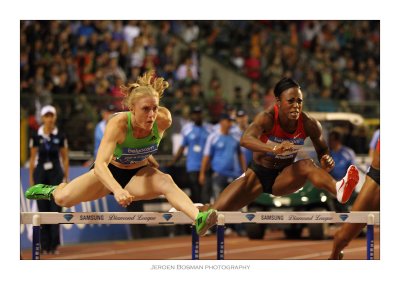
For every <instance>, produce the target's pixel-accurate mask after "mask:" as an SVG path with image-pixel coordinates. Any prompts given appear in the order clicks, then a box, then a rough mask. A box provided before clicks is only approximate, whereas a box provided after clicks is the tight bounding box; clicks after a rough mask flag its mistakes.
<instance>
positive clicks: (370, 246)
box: [367, 214, 375, 260]
mask: <svg viewBox="0 0 400 293" xmlns="http://www.w3.org/2000/svg"><path fill="white" fill-rule="evenodd" d="M374 224H375V217H374V215H372V214H370V215H368V222H367V260H373V259H374Z"/></svg>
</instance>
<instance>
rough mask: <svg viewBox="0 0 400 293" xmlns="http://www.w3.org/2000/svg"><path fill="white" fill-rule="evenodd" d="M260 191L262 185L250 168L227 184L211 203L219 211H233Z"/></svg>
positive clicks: (245, 203)
mask: <svg viewBox="0 0 400 293" xmlns="http://www.w3.org/2000/svg"><path fill="white" fill-rule="evenodd" d="M261 193H262V185H261V183H260V181H259V180H258V178H257V176H256V174H255V173H254V172H253V170H251V169H247V171H246V172H245V173H244V174H243V175H242V176H240V177H239V178H237V179H236V180H234V181H233V182H232V183H231V184H229V185H228V186H227V187H226V188H225V189H224V190H223V191H222V192H221V194H220V195H219V196H217V200H216V201H215V203H214V204H213V207H214V208H215V209H217V210H220V211H235V210H239V209H241V208H242V207H244V206H246V205H248V204H249V203H251V202H252V201H253V200H255V199H256V198H257V197H258V196H259V195H260V194H261Z"/></svg>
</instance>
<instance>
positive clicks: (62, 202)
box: [54, 189, 74, 208]
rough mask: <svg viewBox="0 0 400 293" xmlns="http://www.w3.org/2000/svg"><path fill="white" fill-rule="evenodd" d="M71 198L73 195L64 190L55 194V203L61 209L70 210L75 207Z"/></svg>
mask: <svg viewBox="0 0 400 293" xmlns="http://www.w3.org/2000/svg"><path fill="white" fill-rule="evenodd" d="M70 198H71V195H70V194H69V193H68V192H67V190H65V189H62V190H59V191H58V192H57V193H56V194H55V196H54V201H55V202H56V204H57V205H59V206H60V207H64V208H70V207H72V206H73V205H74V204H73V202H72V201H71V200H70Z"/></svg>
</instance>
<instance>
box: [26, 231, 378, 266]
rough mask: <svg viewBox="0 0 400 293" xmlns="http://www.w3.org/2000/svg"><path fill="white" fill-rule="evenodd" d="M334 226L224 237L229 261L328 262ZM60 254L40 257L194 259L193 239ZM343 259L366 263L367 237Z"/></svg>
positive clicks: (207, 249)
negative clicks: (295, 235) (319, 231)
mask: <svg viewBox="0 0 400 293" xmlns="http://www.w3.org/2000/svg"><path fill="white" fill-rule="evenodd" d="M336 229H338V227H331V229H330V231H329V235H331V236H330V237H329V238H328V239H327V240H310V239H308V237H307V233H308V232H307V230H306V229H305V231H303V234H302V238H301V239H295V240H293V239H286V238H285V236H284V234H283V232H282V231H281V230H275V231H270V230H269V231H267V232H266V233H265V236H264V239H263V240H249V239H248V238H247V237H239V236H237V235H236V234H231V235H226V236H225V259H226V260H277V259H288V260H294V259H302V260H312V259H315V260H317V259H320V260H321V259H327V258H328V256H329V254H330V250H331V248H332V235H333V233H334V232H335V230H336ZM379 244H380V231H379V227H376V228H375V251H374V253H375V255H374V257H375V259H376V260H377V259H380V250H379ZM59 251H60V254H58V255H41V259H49V260H50V259H54V260H62V259H63V260H66V259H72V260H89V259H92V260H94V259H100V260H106V259H107V260H108V259H113V260H123V259H126V260H135V259H136V260H166V259H168V260H185V259H186V260H187V259H191V237H190V236H176V237H171V238H169V237H167V238H152V239H140V240H131V241H113V242H95V243H82V244H74V245H64V246H61V247H60V248H59ZM21 255H22V258H23V259H32V254H31V250H24V251H22V252H21ZM200 259H214V260H215V259H216V236H215V234H213V235H208V236H205V237H202V238H200ZM344 259H352V260H365V259H366V238H365V236H364V237H358V238H355V239H354V240H353V241H352V242H351V243H350V245H349V246H348V247H347V248H346V249H345V250H344Z"/></svg>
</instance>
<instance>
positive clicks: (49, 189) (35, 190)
mask: <svg viewBox="0 0 400 293" xmlns="http://www.w3.org/2000/svg"><path fill="white" fill-rule="evenodd" d="M56 187H57V186H56V185H45V184H36V185H33V186H31V187H29V188H28V189H27V190H26V191H25V197H26V198H27V199H47V200H50V199H51V195H52V193H53V190H54V189H56Z"/></svg>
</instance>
